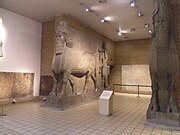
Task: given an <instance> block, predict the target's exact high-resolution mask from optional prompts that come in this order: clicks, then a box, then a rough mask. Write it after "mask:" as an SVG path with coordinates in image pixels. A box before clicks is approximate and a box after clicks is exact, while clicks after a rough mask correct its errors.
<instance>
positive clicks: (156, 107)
mask: <svg viewBox="0 0 180 135" xmlns="http://www.w3.org/2000/svg"><path fill="white" fill-rule="evenodd" d="M149 110H150V111H151V112H154V113H155V112H157V111H159V106H158V105H157V104H151V105H150V106H149Z"/></svg>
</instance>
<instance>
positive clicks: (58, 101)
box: [45, 92, 99, 109]
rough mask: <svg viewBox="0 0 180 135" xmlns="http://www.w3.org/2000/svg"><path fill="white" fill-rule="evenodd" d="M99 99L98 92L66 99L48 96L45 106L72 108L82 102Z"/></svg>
mask: <svg viewBox="0 0 180 135" xmlns="http://www.w3.org/2000/svg"><path fill="white" fill-rule="evenodd" d="M98 97H99V93H98V92H88V93H83V94H81V95H72V96H66V97H64V98H59V97H50V96H48V97H47V98H46V103H45V105H47V106H50V107H55V108H60V109H63V108H66V107H68V106H72V105H75V104H79V103H82V102H86V101H90V100H93V99H97V98H98Z"/></svg>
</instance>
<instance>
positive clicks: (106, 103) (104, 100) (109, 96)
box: [99, 90, 113, 115]
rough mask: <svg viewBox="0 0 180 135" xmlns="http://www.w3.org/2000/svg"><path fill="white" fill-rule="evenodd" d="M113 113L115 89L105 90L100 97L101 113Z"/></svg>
mask: <svg viewBox="0 0 180 135" xmlns="http://www.w3.org/2000/svg"><path fill="white" fill-rule="evenodd" d="M112 113H113V91H108V90H104V91H103V92H102V94H101V96H100V97H99V114H100V115H111V114H112Z"/></svg>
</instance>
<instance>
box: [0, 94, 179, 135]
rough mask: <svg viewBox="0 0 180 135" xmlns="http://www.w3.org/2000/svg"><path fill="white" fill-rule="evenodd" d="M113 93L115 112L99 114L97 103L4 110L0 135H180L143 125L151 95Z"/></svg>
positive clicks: (23, 105) (17, 106) (31, 105)
mask: <svg viewBox="0 0 180 135" xmlns="http://www.w3.org/2000/svg"><path fill="white" fill-rule="evenodd" d="M136 96H137V95H128V94H115V95H114V113H113V115H111V116H100V115H99V114H98V101H93V102H90V103H84V104H81V105H80V106H76V107H72V108H69V109H65V110H63V111H60V110H58V109H53V108H45V107H41V105H42V104H41V103H20V104H15V105H9V106H5V107H4V113H6V114H7V116H3V117H2V116H0V135H180V132H178V131H171V130H167V129H161V128H155V127H146V126H144V122H145V119H146V118H145V115H146V109H147V106H148V104H149V100H150V96H142V95H141V98H140V99H138V98H136Z"/></svg>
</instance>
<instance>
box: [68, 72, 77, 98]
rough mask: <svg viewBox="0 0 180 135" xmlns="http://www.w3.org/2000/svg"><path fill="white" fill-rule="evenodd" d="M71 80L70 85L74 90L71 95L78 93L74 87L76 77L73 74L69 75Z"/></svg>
mask: <svg viewBox="0 0 180 135" xmlns="http://www.w3.org/2000/svg"><path fill="white" fill-rule="evenodd" d="M69 82H70V85H71V88H72V92H71V94H70V95H76V94H77V93H76V91H75V89H74V78H73V76H71V75H70V77H69Z"/></svg>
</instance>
